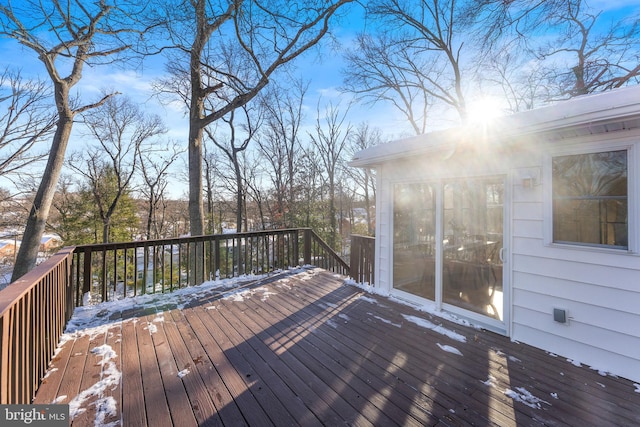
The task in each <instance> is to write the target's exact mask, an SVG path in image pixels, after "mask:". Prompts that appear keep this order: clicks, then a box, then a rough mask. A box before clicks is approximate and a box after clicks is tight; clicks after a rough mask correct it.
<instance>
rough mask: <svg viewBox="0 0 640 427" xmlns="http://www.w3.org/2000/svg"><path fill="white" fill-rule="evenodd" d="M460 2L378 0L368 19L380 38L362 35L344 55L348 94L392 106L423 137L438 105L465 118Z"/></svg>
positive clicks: (372, 4) (463, 119) (370, 7)
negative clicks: (428, 117) (429, 118)
mask: <svg viewBox="0 0 640 427" xmlns="http://www.w3.org/2000/svg"><path fill="white" fill-rule="evenodd" d="M458 4H459V2H458V1H455V0H453V1H448V2H441V1H438V0H420V1H415V2H406V1H400V0H377V1H372V2H369V3H368V5H367V16H368V18H369V19H372V20H373V22H377V23H379V24H380V25H379V27H378V31H379V33H378V35H377V36H375V37H374V36H369V35H361V36H360V37H359V39H358V44H357V45H356V47H355V48H354V49H352V50H351V51H349V52H348V54H347V55H346V60H347V63H348V65H347V67H346V69H345V85H346V89H347V90H348V91H350V92H353V93H356V94H358V95H361V96H364V97H368V98H369V99H371V100H373V101H378V100H385V101H391V102H392V103H393V105H395V106H396V107H397V108H398V109H399V110H400V111H401V112H402V113H403V114H404V115H405V116H406V117H407V119H408V120H409V122H410V123H411V124H412V126H413V129H414V131H415V132H416V133H417V134H419V133H423V132H424V130H425V128H426V118H427V111H428V110H429V109H432V108H433V107H434V105H435V104H436V103H440V104H441V105H442V104H444V105H445V106H447V107H449V108H453V109H454V111H456V112H457V114H458V116H459V117H460V120H462V121H463V122H464V121H465V120H466V119H467V105H466V99H465V91H464V88H463V67H462V64H463V60H462V58H461V55H462V53H463V47H464V42H465V40H464V39H463V38H462V36H463V35H464V31H465V27H463V26H462V23H463V22H464V20H462V19H460V18H459V12H460V8H459V6H458Z"/></svg>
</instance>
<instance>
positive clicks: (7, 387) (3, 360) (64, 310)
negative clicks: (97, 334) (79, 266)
mask: <svg viewBox="0 0 640 427" xmlns="http://www.w3.org/2000/svg"><path fill="white" fill-rule="evenodd" d="M72 260H73V248H65V249H62V250H61V251H60V252H58V253H57V254H55V255H53V256H52V257H51V258H49V259H48V260H47V261H45V262H43V263H42V264H40V265H39V266H37V267H36V268H35V269H33V270H32V271H30V272H29V273H27V274H26V275H24V276H23V277H22V278H21V279H20V280H17V281H16V282H14V283H13V284H11V285H10V286H8V287H7V288H5V289H3V290H2V291H0V404H11V403H29V402H31V399H32V398H33V396H34V395H35V392H36V390H37V388H38V386H39V385H40V381H41V379H42V377H43V376H44V374H45V372H46V370H47V367H48V366H49V362H50V361H51V358H52V357H53V354H54V352H55V349H56V347H57V346H58V341H59V338H60V335H62V333H63V331H64V328H65V325H66V323H67V321H68V320H69V319H70V317H71V315H72V314H73V309H74V305H73V290H72V281H71V264H72Z"/></svg>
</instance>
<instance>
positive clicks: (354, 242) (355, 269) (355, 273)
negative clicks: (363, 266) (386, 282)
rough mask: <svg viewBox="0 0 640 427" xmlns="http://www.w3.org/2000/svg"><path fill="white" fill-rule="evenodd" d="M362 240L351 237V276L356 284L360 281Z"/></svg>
mask: <svg viewBox="0 0 640 427" xmlns="http://www.w3.org/2000/svg"><path fill="white" fill-rule="evenodd" d="M361 251H362V250H361V248H360V239H358V237H357V236H353V235H352V236H351V251H350V254H349V276H350V277H351V278H352V279H354V280H355V281H356V282H358V280H359V279H360V262H359V258H360V256H358V255H359V254H360V253H361Z"/></svg>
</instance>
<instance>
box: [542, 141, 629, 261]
mask: <svg viewBox="0 0 640 427" xmlns="http://www.w3.org/2000/svg"><path fill="white" fill-rule="evenodd" d="M594 137H598V136H597V135H594ZM600 137H601V136H600ZM636 141H638V138H637V137H636V138H633V139H631V138H630V137H627V138H625V139H624V140H620V141H616V142H609V143H606V144H604V143H602V142H601V141H598V142H586V143H584V142H583V143H582V144H573V145H569V146H566V147H564V148H562V149H559V148H556V147H553V148H551V149H550V150H547V152H546V154H545V156H544V157H545V158H544V178H543V179H544V182H547V183H549V185H547V186H546V189H545V196H544V202H545V209H544V212H545V221H544V228H545V234H544V235H545V238H544V242H545V245H547V246H553V247H560V248H570V249H578V250H593V251H599V252H609V253H618V254H619V253H637V252H638V242H639V238H638V235H637V233H638V222H639V219H638V218H637V213H638V210H637V207H636V203H637V201H638V200H639V198H638V197H636V196H637V190H638V186H637V185H636V179H637V178H636V176H637V170H638V163H637V154H636V151H637V148H636ZM612 151H626V152H627V247H622V246H613V245H604V244H593V243H583V242H569V241H554V236H553V224H554V211H553V205H554V199H553V166H552V164H553V159H554V158H555V157H561V156H571V155H581V154H594V153H604V152H612Z"/></svg>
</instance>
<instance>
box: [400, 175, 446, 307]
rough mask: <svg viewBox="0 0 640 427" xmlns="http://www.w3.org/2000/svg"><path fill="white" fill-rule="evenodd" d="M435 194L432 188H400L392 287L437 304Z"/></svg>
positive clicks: (428, 185)
mask: <svg viewBox="0 0 640 427" xmlns="http://www.w3.org/2000/svg"><path fill="white" fill-rule="evenodd" d="M435 196H436V193H435V187H434V186H433V185H432V184H426V183H420V184H398V185H396V187H395V191H394V204H393V205H394V209H393V224H394V227H393V283H394V287H395V288H397V289H401V290H403V291H406V292H409V293H411V294H414V295H417V296H420V297H423V298H427V299H430V300H435V295H436V293H435V266H436V258H435V255H436V252H435V243H436V239H435V232H436V198H435Z"/></svg>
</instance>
